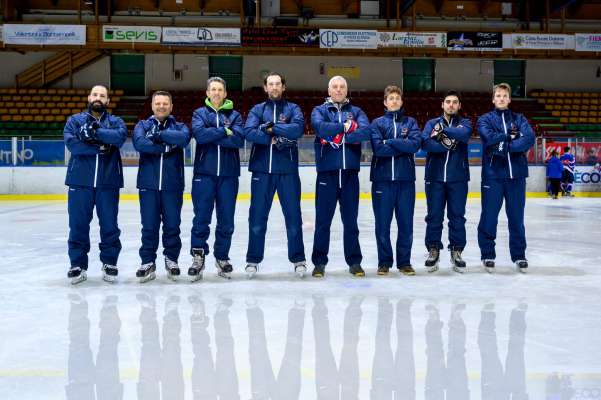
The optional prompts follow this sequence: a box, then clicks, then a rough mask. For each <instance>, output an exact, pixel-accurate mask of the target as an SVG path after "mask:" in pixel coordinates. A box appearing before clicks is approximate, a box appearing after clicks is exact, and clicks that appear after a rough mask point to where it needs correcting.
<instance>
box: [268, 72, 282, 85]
mask: <svg viewBox="0 0 601 400" xmlns="http://www.w3.org/2000/svg"><path fill="white" fill-rule="evenodd" d="M270 76H279V77H280V80H281V81H282V85H286V78H285V77H284V75H282V74H280V73H279V72H273V71H271V72H268V73H267V75H265V78H263V85H265V86H267V78H269V77H270Z"/></svg>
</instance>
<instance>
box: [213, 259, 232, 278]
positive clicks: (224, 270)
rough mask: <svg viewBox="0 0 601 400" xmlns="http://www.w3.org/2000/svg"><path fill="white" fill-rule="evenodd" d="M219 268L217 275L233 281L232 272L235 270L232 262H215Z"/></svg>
mask: <svg viewBox="0 0 601 400" xmlns="http://www.w3.org/2000/svg"><path fill="white" fill-rule="evenodd" d="M215 266H216V267H217V275H218V276H220V277H222V278H224V279H232V271H233V270H234V268H233V267H232V264H230V260H215Z"/></svg>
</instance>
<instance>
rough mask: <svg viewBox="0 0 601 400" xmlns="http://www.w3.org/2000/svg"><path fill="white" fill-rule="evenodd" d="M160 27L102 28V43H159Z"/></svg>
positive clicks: (107, 26) (111, 26)
mask: <svg viewBox="0 0 601 400" xmlns="http://www.w3.org/2000/svg"><path fill="white" fill-rule="evenodd" d="M161 32H162V29H161V27H160V26H115V25H104V26H103V27H102V40H103V41H104V42H127V43H132V42H133V43H160V42H161Z"/></svg>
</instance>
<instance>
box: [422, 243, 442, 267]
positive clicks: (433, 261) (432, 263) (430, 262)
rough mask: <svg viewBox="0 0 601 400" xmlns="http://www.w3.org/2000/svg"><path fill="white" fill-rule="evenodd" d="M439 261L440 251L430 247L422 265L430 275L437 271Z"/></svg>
mask: <svg viewBox="0 0 601 400" xmlns="http://www.w3.org/2000/svg"><path fill="white" fill-rule="evenodd" d="M439 261H440V249H439V248H438V247H430V251H429V253H428V258H427V259H426V262H425V263H424V265H425V266H426V270H427V271H428V272H430V273H432V272H436V271H438V262H439Z"/></svg>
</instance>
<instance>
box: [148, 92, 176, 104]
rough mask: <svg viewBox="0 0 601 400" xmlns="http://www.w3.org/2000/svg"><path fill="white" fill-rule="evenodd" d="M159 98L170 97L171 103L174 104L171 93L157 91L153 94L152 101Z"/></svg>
mask: <svg viewBox="0 0 601 400" xmlns="http://www.w3.org/2000/svg"><path fill="white" fill-rule="evenodd" d="M157 96H167V97H169V101H170V102H171V103H173V98H172V97H171V93H169V92H168V91H166V90H157V91H156V92H154V93H153V94H152V101H154V98H155V97H157Z"/></svg>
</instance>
